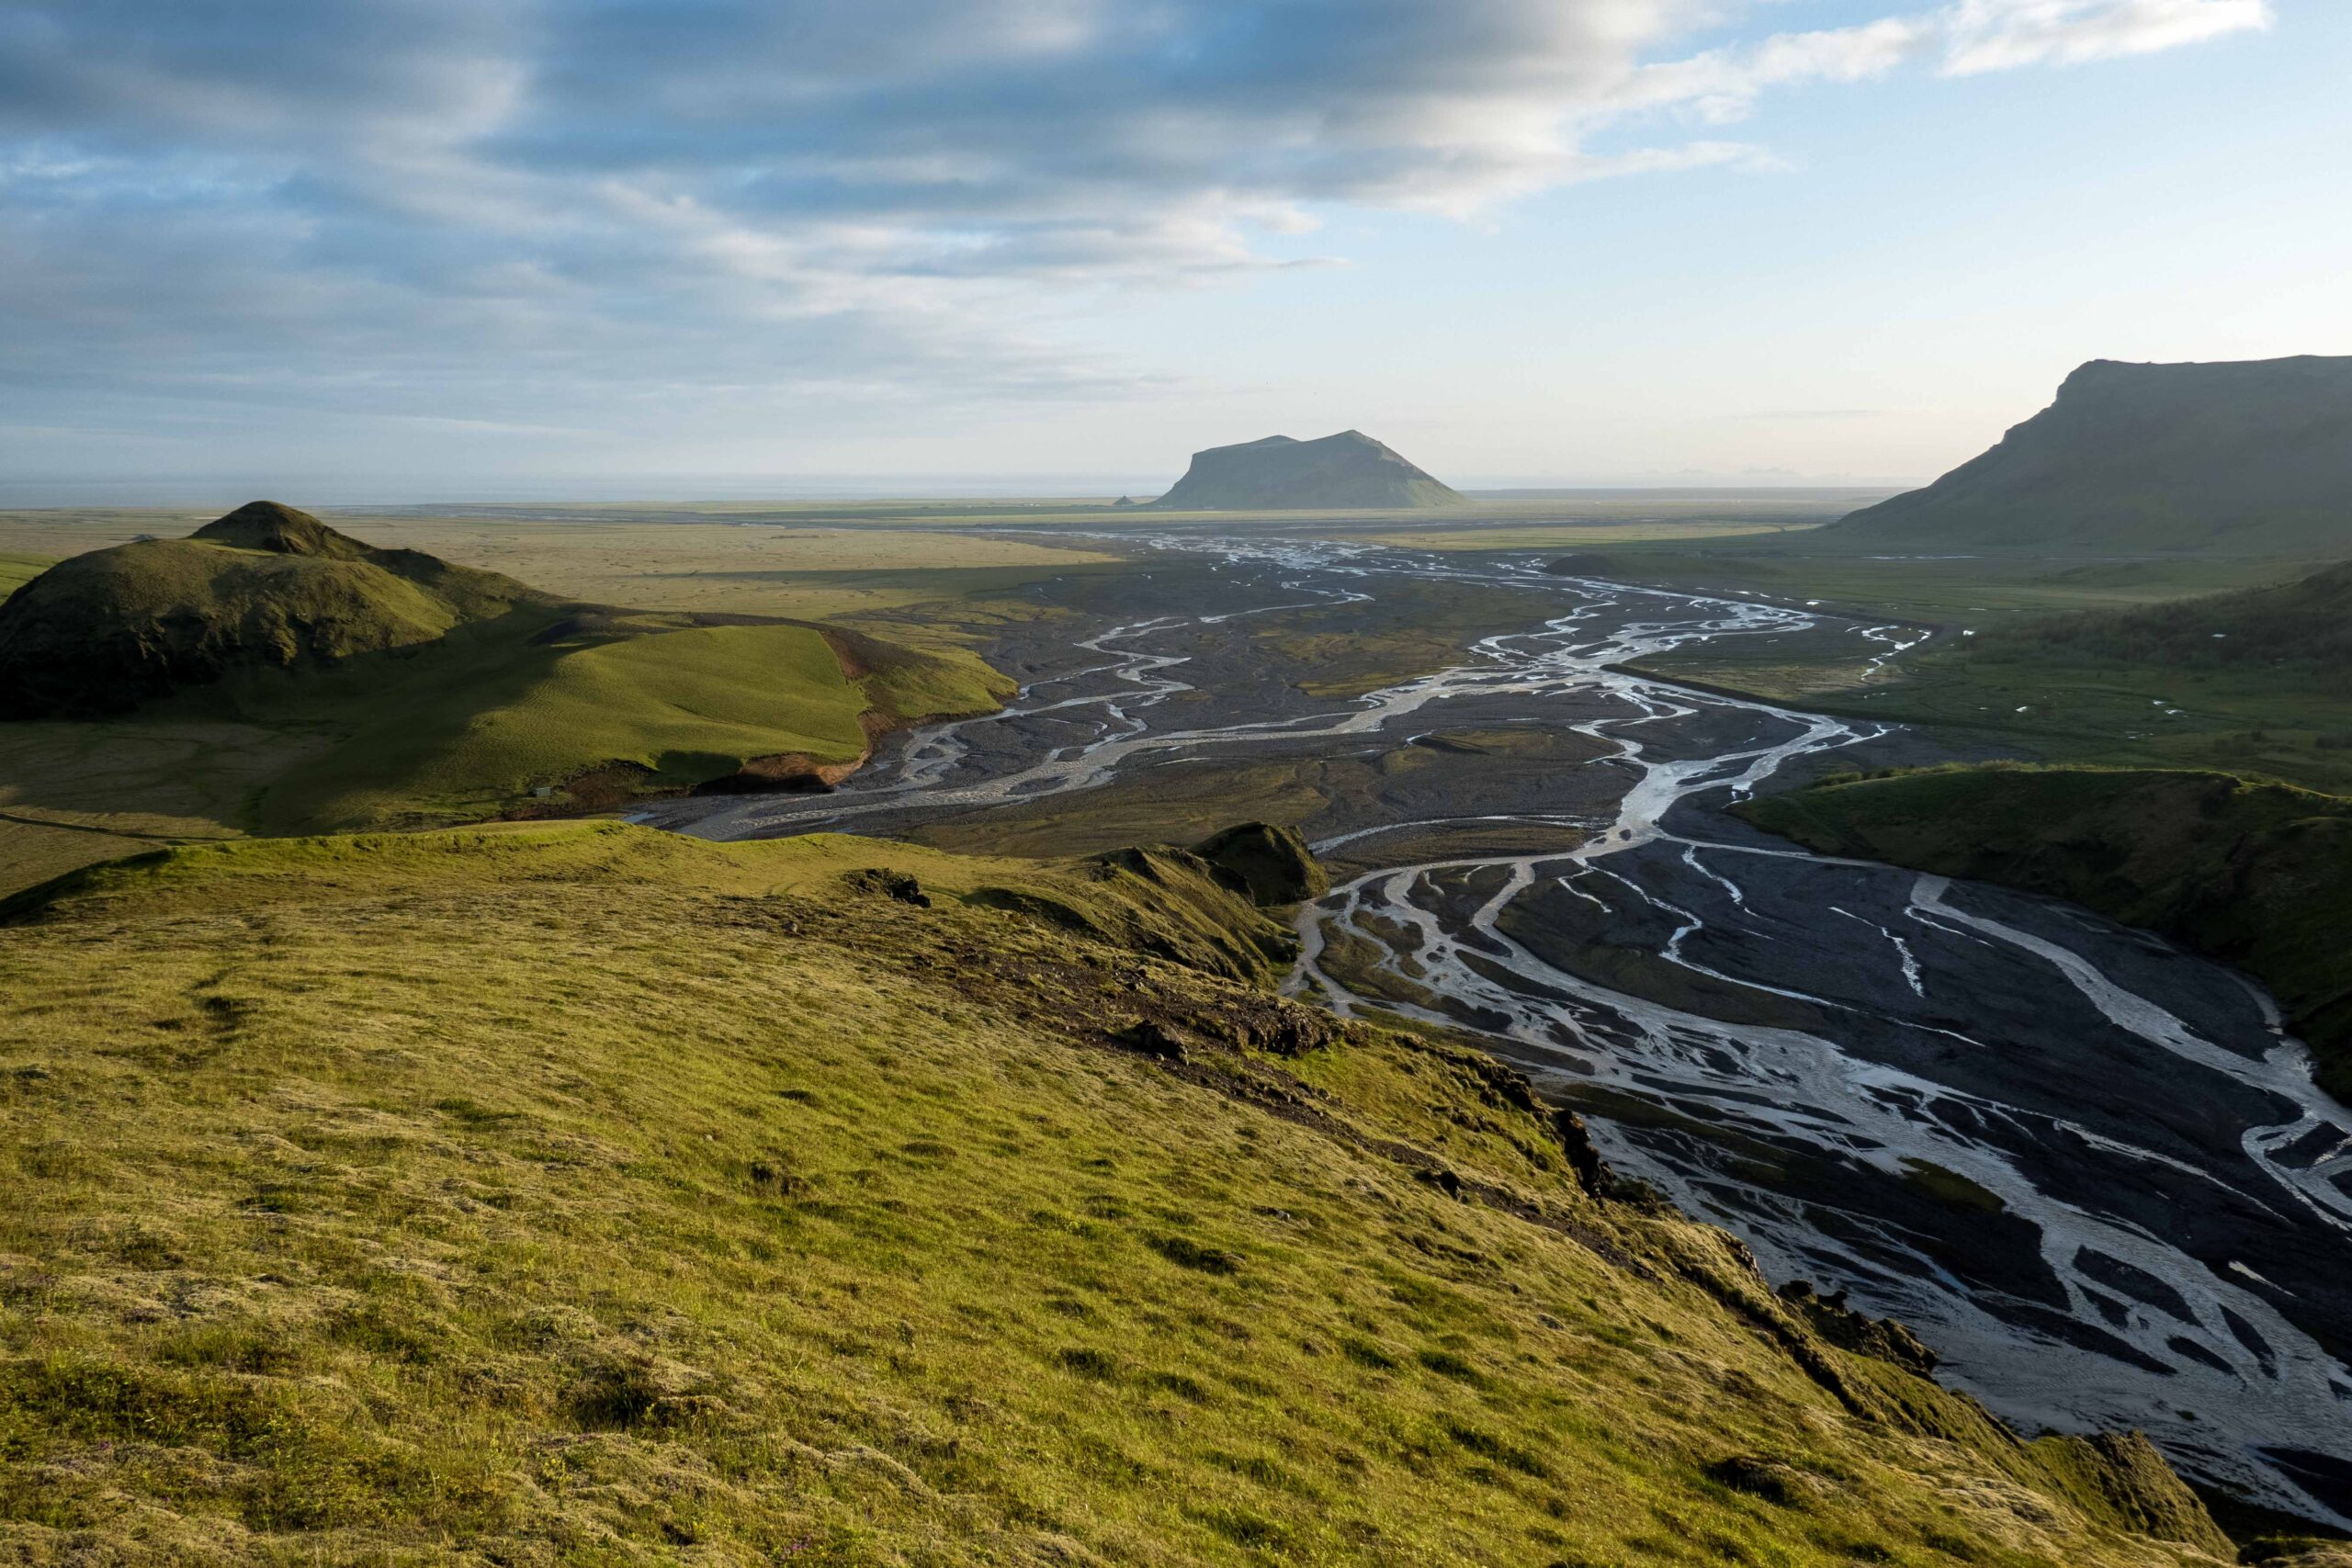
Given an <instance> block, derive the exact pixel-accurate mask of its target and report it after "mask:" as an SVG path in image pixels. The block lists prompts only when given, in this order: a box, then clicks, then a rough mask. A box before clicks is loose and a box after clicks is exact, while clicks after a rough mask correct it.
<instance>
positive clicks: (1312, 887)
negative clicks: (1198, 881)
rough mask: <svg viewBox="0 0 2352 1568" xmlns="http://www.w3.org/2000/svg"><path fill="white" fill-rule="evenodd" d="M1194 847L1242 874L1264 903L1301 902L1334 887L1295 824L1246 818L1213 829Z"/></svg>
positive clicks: (1223, 868)
mask: <svg viewBox="0 0 2352 1568" xmlns="http://www.w3.org/2000/svg"><path fill="white" fill-rule="evenodd" d="M1193 853H1194V854H1196V855H1199V856H1200V857H1201V858H1202V859H1203V860H1205V861H1207V862H1208V863H1210V864H1211V865H1214V866H1216V868H1217V869H1218V870H1220V871H1224V872H1226V873H1227V874H1231V875H1233V876H1236V877H1238V878H1239V879H1240V880H1241V882H1242V884H1243V886H1247V887H1248V888H1249V889H1250V897H1251V898H1253V899H1255V900H1256V901H1257V902H1258V903H1260V904H1262V905H1269V906H1272V905H1282V904H1301V903H1305V902H1306V900H1307V899H1309V898H1320V897H1323V895H1324V894H1326V893H1329V891H1330V890H1331V879H1330V878H1329V876H1327V875H1325V874H1324V872H1323V868H1322V867H1321V866H1320V865H1317V863H1315V854H1314V852H1313V851H1311V850H1309V849H1308V848H1307V847H1306V840H1305V839H1302V838H1300V837H1299V835H1298V829H1295V828H1280V827H1276V826H1275V825H1273V824H1272V823H1271V822H1244V823H1242V824H1240V825H1239V826H1238V827H1234V828H1227V829H1225V830H1224V831H1222V832H1219V833H1213V834H1211V835H1210V836H1209V837H1208V838H1205V839H1204V840H1201V841H1200V842H1199V843H1197V844H1194V845H1193Z"/></svg>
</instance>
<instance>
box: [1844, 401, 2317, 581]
mask: <svg viewBox="0 0 2352 1568" xmlns="http://www.w3.org/2000/svg"><path fill="white" fill-rule="evenodd" d="M1808 543H1809V544H1813V545H1818V546H1844V547H1890V546H1908V547H1918V548H1946V547H1969V548H1996V549H2006V548H2036V549H2060V550H2065V549H2103V550H2120V551H2171V550H2181V551H2209V552H2214V553H2229V554H2245V555H2280V556H2305V557H2336V556H2343V555H2347V554H2352V356H2326V355H2295V356H2291V357H2288V358H2282V359H2263V360H2235V361H2219V362H2210V363H2208V362H2193V363H2181V364H2132V363H2126V362H2122V361H2118V360H2108V359H2095V360H2092V361H2090V362H2089V363H2087V364H2085V365H2083V366H2081V367H2077V368H2076V369H2075V371H2074V372H2073V374H2071V375H2069V376H2068V377H2067V378H2066V379H2065V380H2064V383H2062V384H2061V386H2060V387H2059V389H2058V394H2057V396H2056V398H2055V399H2054V400H2052V403H2051V404H2050V406H2049V407H2048V408H2045V409H2043V410H2042V411H2041V412H2039V413H2036V414H2034V415H2033V416H2032V417H2031V418H2030V419H2027V420H2024V421H2022V422H2020V423H2018V424H2016V425H2013V426H2011V427H2010V428H2009V430H2008V431H2007V433H2006V434H2004V435H2003V436H2002V438H2001V440H2000V441H1999V442H1998V443H1996V445H1995V446H1992V447H1990V448H1988V449H1987V450H1986V451H1985V452H1983V453H1981V454H1979V455H1978V456H1977V457H1973V458H1971V459H1970V460H1969V461H1967V462H1965V463H1963V464H1962V465H1961V466H1960V467H1958V468H1954V469H1952V470H1951V472H1949V473H1947V474H1945V475H1943V476H1942V477H1941V478H1939V479H1937V480H1935V482H1934V483H1932V484H1929V485H1928V486H1926V487H1925V488H1923V489H1920V490H1916V491H1905V493H1904V494H1901V495H1898V496H1894V497H1893V498H1892V499H1890V500H1887V501H1883V502H1879V503H1878V504H1877V505H1875V506H1869V507H1864V508H1863V509H1861V510H1860V511H1859V512H1854V513H1848V514H1847V515H1846V516H1845V517H1843V518H1841V519H1840V520H1838V522H1836V523H1833V524H1831V525H1828V526H1826V527H1824V528H1822V529H1820V530H1818V531H1817V532H1815V534H1814V535H1813V536H1812V537H1811V539H1810V540H1809V541H1808Z"/></svg>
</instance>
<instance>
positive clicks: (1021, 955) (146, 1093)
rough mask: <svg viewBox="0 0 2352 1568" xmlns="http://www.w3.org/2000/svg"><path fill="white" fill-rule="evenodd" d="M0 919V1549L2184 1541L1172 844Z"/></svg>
mask: <svg viewBox="0 0 2352 1568" xmlns="http://www.w3.org/2000/svg"><path fill="white" fill-rule="evenodd" d="M872 868H887V869H888V870H890V871H893V872H895V873H897V874H899V876H900V877H904V876H908V875H910V876H912V877H913V878H915V879H916V880H917V881H918V882H919V883H920V884H921V886H922V891H923V893H924V894H925V895H926V896H927V897H928V898H929V900H930V903H929V907H927V908H924V907H918V906H917V905H915V904H913V903H910V902H907V901H905V896H906V895H907V894H908V893H909V892H910V889H909V888H907V886H905V884H904V883H903V882H902V881H893V880H892V878H890V877H887V876H886V877H876V876H871V875H865V874H862V873H865V872H866V871H868V870H869V869H872ZM1014 879H1017V881H1016V880H1014ZM1008 883H1010V884H1011V885H1012V887H1013V888H1014V890H1016V891H1020V892H1023V893H1029V894H1034V895H1040V896H1043V897H1046V898H1047V899H1049V900H1050V901H1052V902H1054V903H1056V904H1058V905H1059V906H1061V907H1063V908H1065V909H1066V910H1068V911H1070V912H1071V913H1073V914H1074V915H1075V916H1076V917H1077V919H1076V920H1075V922H1074V923H1073V921H1071V920H1069V919H1059V918H1056V917H1053V916H1051V915H1049V914H1048V915H1044V916H1040V915H1035V914H1021V913H1014V912H1010V911H1008V910H1006V909H1004V908H997V907H991V898H990V891H989V890H990V889H991V888H997V887H1003V886H1006V885H1007V884H1008ZM894 890H895V891H894ZM15 913H16V915H17V920H18V922H19V923H17V924H15V925H13V926H5V927H0V1020H5V1022H0V1129H4V1130H5V1132H4V1133H0V1149H5V1151H6V1153H5V1155H0V1159H5V1160H6V1162H7V1163H6V1180H7V1182H8V1185H9V1190H10V1191H11V1194H12V1199H13V1200H14V1201H10V1202H9V1203H7V1204H6V1205H0V1555H6V1556H10V1557H12V1558H14V1559H17V1560H22V1561H28V1562H51V1561H69V1560H70V1561H107V1562H125V1563H137V1562H171V1563H198V1564H210V1563H220V1564H228V1563H237V1564H247V1563H262V1564H278V1563H285V1564H292V1563H303V1564H312V1563H346V1562H347V1563H371V1564H403V1565H407V1564H424V1563H442V1562H451V1563H454V1562H515V1563H558V1562H564V1563H575V1562H576V1563H599V1564H603V1563H639V1562H643V1563H655V1562H711V1563H734V1562H742V1563H751V1562H795V1563H798V1562H808V1563H823V1564H853V1563H854V1564H868V1563H870V1564H883V1563H889V1564H940V1565H946V1564H965V1563H977V1562H1000V1563H1046V1562H1060V1563H1085V1562H1126V1563H1135V1564H1139V1565H1159V1564H1165V1565H1169V1568H1174V1565H1177V1564H1186V1565H1190V1564H1225V1563H1234V1564H1242V1563H1269V1562H1291V1563H1314V1562H1386V1563H1397V1564H1430V1565H1437V1564H1453V1563H1460V1562H1528V1563H1583V1564H1600V1563H1615V1562H1630V1561H1640V1562H1659V1563H1673V1562H1689V1563H1721V1562H1750V1563H1773V1564H1812V1563H1822V1564H1830V1563H1837V1564H1847V1563H1851V1562H1858V1561H1860V1562H1887V1563H1909V1564H1917V1565H1921V1568H1925V1565H1928V1564H1948V1563H1951V1562H1973V1563H1986V1564H2001V1565H2005V1568H2021V1565H2024V1564H2059V1563H2064V1564H2103V1563H2119V1564H2120V1563H2133V1564H2149V1563H2159V1562H2192V1561H2210V1558H2208V1557H2204V1556H2200V1555H2199V1552H2200V1551H2201V1552H2218V1553H2222V1554H2226V1552H2227V1551H2228V1548H2227V1546H2226V1543H2224V1542H2222V1540H2220V1538H2219V1537H2218V1536H2217V1535H2216V1534H2215V1533H2214V1532H2213V1530H2212V1528H2211V1524H2210V1522H2209V1521H2207V1520H2206V1518H2205V1517H2204V1516H2203V1515H2202V1513H2201V1511H2200V1510H2199V1508H2198V1507H2197V1506H2196V1505H2195V1503H2194V1501H2193V1500H2192V1499H2191V1498H2189V1497H2188V1494H2187V1493H2186V1492H2185V1491H2184V1490H2183V1489H2182V1488H2180V1486H2179V1485H2178V1483H2177V1482H2176V1481H2174V1480H2173V1479H2172V1478H2171V1477H2170V1476H2169V1474H2168V1473H2167V1472H2165V1471H2164V1470H2163V1468H2162V1466H2161V1464H2160V1463H2159V1462H2157V1461H2154V1457H2153V1455H2152V1454H2151V1453H2150V1452H2149V1451H2148V1450H2145V1448H2144V1446H2134V1445H2133V1444H2131V1443H2128V1442H2120V1441H2119V1442H2112V1443H2107V1444H2103V1445H2094V1444H2090V1443H2086V1442H2083V1441H2081V1440H2078V1439H2056V1438H2045V1439H2041V1440H2039V1441H2036V1442H2033V1443H2026V1442H2022V1441H2020V1440H2018V1438H2014V1437H2012V1436H2009V1435H2007V1434H2006V1433H2004V1432H2003V1431H2001V1430H2000V1429H1998V1428H1997V1427H1994V1426H1993V1425H1992V1424H1991V1423H1990V1422H1989V1421H1987V1420H1986V1418H1985V1416H1983V1415H1982V1413H1981V1412H1980V1411H1978V1410H1977V1409H1976V1408H1975V1407H1974V1406H1973V1404H1971V1403H1969V1402H1968V1401H1966V1400H1965V1399H1963V1398H1961V1397H1959V1396H1956V1395H1953V1394H1951V1393H1945V1392H1943V1391H1941V1390H1939V1389H1938V1388H1936V1387H1935V1386H1934V1385H1932V1384H1930V1383H1928V1382H1925V1381H1923V1380H1921V1379H1919V1378H1917V1377H1916V1376H1914V1375H1912V1374H1910V1373H1908V1372H1905V1371H1901V1370H1899V1369H1898V1368H1896V1367H1895V1366H1894V1365H1893V1364H1891V1363H1887V1362H1882V1361H1874V1360H1871V1359H1865V1358H1863V1357H1861V1356H1858V1355H1855V1354H1851V1353H1849V1352H1848V1351H1846V1350H1842V1349H1839V1348H1835V1347H1834V1346H1833V1345H1832V1344H1830V1343H1829V1342H1827V1341H1826V1339H1824V1338H1823V1337H1822V1330H1820V1329H1819V1328H1818V1327H1817V1326H1816V1324H1815V1319H1813V1318H1812V1317H1809V1316H1806V1315H1802V1314H1799V1313H1798V1312H1797V1311H1796V1310H1795V1309H1793V1308H1792V1307H1790V1306H1788V1305H1786V1304H1785V1303H1780V1302H1778V1301H1776V1300H1775V1299H1774V1298H1773V1297H1772V1296H1771V1295H1770V1293H1768V1292H1766V1291H1765V1290H1764V1288H1763V1286H1762V1283H1761V1281H1760V1279H1759V1278H1758V1275H1757V1274H1756V1273H1755V1272H1754V1271H1753V1269H1752V1267H1751V1266H1750V1265H1749V1264H1748V1262H1747V1260H1746V1258H1745V1257H1744V1255H1743V1254H1741V1253H1740V1252H1739V1251H1738V1249H1737V1248H1736V1247H1734V1246H1733V1245H1732V1244H1731V1243H1730V1242H1729V1241H1728V1240H1727V1239H1726V1238H1724V1236H1722V1235H1720V1234H1719V1233H1716V1232H1713V1231H1711V1230H1707V1229H1705V1228H1703V1227H1701V1226H1697V1225H1694V1224H1690V1223H1688V1222H1686V1221H1684V1220H1681V1219H1679V1218H1678V1217H1676V1216H1674V1215H1672V1214H1670V1213H1665V1212H1662V1211H1659V1210H1657V1209H1655V1208H1651V1207H1646V1206H1643V1205H1640V1204H1631V1203H1626V1202H1620V1201H1604V1200H1602V1199H1600V1198H1597V1197H1596V1196H1595V1195H1594V1194H1593V1193H1592V1192H1591V1191H1589V1190H1587V1189H1586V1187H1585V1185H1584V1184H1583V1183H1582V1182H1581V1181H1580V1180H1579V1179H1577V1177H1576V1175H1575V1174H1574V1164H1575V1160H1576V1157H1577V1156H1576V1149H1577V1141H1576V1139H1575V1138H1573V1137H1567V1138H1566V1139H1565V1140H1564V1136H1563V1134H1562V1131H1561V1130H1560V1129H1559V1128H1558V1127H1556V1126H1555V1125H1554V1124H1553V1122H1551V1121H1550V1119H1549V1118H1548V1116H1546V1115H1545V1114H1544V1113H1543V1112H1542V1111H1541V1110H1540V1108H1539V1107H1537V1106H1536V1104H1535V1102H1534V1101H1533V1100H1532V1098H1531V1097H1530V1096H1529V1095H1528V1094H1527V1091H1526V1089H1525V1087H1524V1085H1522V1084H1520V1083H1519V1082H1518V1081H1517V1080H1516V1079H1514V1078H1512V1077H1510V1075H1509V1074H1507V1073H1504V1072H1502V1071H1500V1070H1499V1069H1497V1068H1495V1067H1494V1066H1491V1065H1490V1064H1488V1063H1487V1061H1486V1060H1485V1059H1484V1058H1483V1057H1481V1056H1479V1055H1476V1054H1475V1053H1472V1052H1468V1051H1464V1050H1461V1049H1458V1048H1456V1047H1454V1046H1452V1045H1449V1044H1446V1043H1442V1042H1439V1041H1431V1040H1417V1039H1413V1038H1410V1037H1405V1036H1397V1035H1389V1034H1385V1033H1382V1032H1376V1031H1372V1030H1367V1029H1365V1028H1363V1026H1360V1025H1359V1026H1348V1027H1345V1028H1342V1027H1340V1026H1339V1025H1337V1024H1336V1023H1335V1022H1334V1021H1330V1020H1329V1018H1328V1016H1327V1015H1321V1014H1317V1013H1313V1012H1310V1011H1308V1010H1304V1009H1299V1008H1296V1007H1295V1006H1293V1005H1291V1004H1284V1003H1281V1002H1278V1001H1276V1000H1274V999H1273V998H1271V997H1269V996H1267V995H1266V994H1265V993H1264V992H1262V991H1259V990H1255V989H1252V988H1250V987H1249V986H1248V985H1245V984H1241V983H1238V978H1225V977H1220V976H1241V975H1243V974H1244V973H1245V972H1246V971H1247V970H1248V968H1249V965H1246V964H1244V965H1240V966H1237V965H1236V964H1234V963H1233V962H1232V958H1233V953H1232V951H1230V950H1220V949H1218V948H1217V947H1216V946H1214V945H1204V943H1205V942H1207V939H1208V936H1209V935H1210V932H1211V928H1212V927H1215V928H1216V930H1218V931H1222V932H1224V933H1226V934H1227V936H1232V935H1236V934H1238V935H1241V936H1244V937H1248V938H1250V940H1252V941H1255V940H1261V939H1262V940H1264V941H1267V942H1279V940H1280V939H1281V936H1282V933H1281V931H1280V928H1279V927H1277V926H1275V925H1273V924H1272V922H1270V921H1267V920H1265V919H1262V918H1261V916H1259V915H1258V913H1257V912H1256V911H1254V910H1252V909H1251V908H1249V907H1248V906H1247V905H1246V904H1243V903H1240V902H1239V901H1238V900H1236V899H1234V898H1233V897H1231V896H1230V895H1228V894H1226V893H1224V892H1223V891H1222V890H1221V888H1220V887H1219V886H1217V885H1216V883H1214V882H1213V881H1211V880H1209V879H1208V878H1207V877H1206V876H1205V875H1204V874H1203V870H1202V868H1201V867H1200V864H1199V863H1198V862H1194V861H1190V860H1188V859H1187V857H1184V856H1182V855H1180V854H1173V853H1163V854H1156V855H1150V856H1143V857H1139V858H1136V857H1130V858H1125V859H1121V860H1118V861H1114V862H1113V863H1091V864H1090V863H1066V864H1063V865H1060V866H1057V867H1039V866H1036V865H1034V864H1021V863H1003V862H986V861H966V860H960V859H958V858H956V857H952V856H947V855H944V854H940V853H938V852H929V851H923V850H920V849H912V848H909V847H907V846H902V845H889V844H882V843H869V842H861V841H859V840H849V839H840V838H820V839H813V840H791V841H786V842H774V843H760V844H746V845H724V846H722V845H708V844H703V843H699V842H696V841H693V840H681V839H676V838H672V837H665V836H662V835H659V834H654V833H650V832H645V831H640V830H637V829H625V828H620V827H617V826H614V825H609V824H560V825H540V824H534V825H508V826H505V827H503V828H499V829H469V830H459V831H454V832H443V833H432V834H422V835H410V836H397V837H378V838H368V839H345V840H277V841H267V842H244V843H237V844H232V845H227V846H221V847H216V848H211V849H205V850H192V851H179V852H170V853H167V854H164V855H161V856H158V857H155V858H153V859H151V860H148V861H146V862H143V863H132V864H124V865H115V866H109V867H101V868H96V869H94V870H92V871H89V872H85V873H83V874H79V875H78V876H77V877H75V878H74V879H72V880H71V881H69V882H68V883H67V884H65V885H63V886H60V887H57V888H52V889H51V890H49V891H48V892H46V893H44V894H42V895H41V896H40V897H37V898H34V899H30V900H22V901H19V902H18V904H17V906H16V909H15ZM1187 933H1190V934H1189V935H1188V934H1187ZM1252 933H1255V934H1254V935H1253V934H1252ZM1114 939H1115V940H1114ZM1187 960H1190V961H1191V962H1190V963H1187V962H1186V961H1187ZM1195 965H1204V966H1205V967H1200V966H1195ZM1261 972H1262V971H1261ZM1145 1023H1150V1024H1152V1025H1153V1027H1154V1029H1156V1030H1157V1032H1156V1033H1152V1034H1150V1035H1149V1036H1148V1037H1149V1038H1150V1039H1151V1040H1153V1041H1156V1042H1158V1043H1156V1044H1154V1045H1152V1046H1151V1047H1150V1048H1149V1049H1148V1050H1137V1049H1134V1048H1132V1047H1131V1045H1130V1043H1129V1042H1131V1041H1132V1040H1133V1039H1135V1038H1136V1037H1137V1036H1136V1032H1137V1031H1138V1029H1140V1028H1141V1026H1142V1025H1143V1024H1145ZM1261 1041H1262V1042H1266V1043H1276V1042H1280V1045H1279V1049H1280V1050H1281V1051H1282V1052H1283V1054H1280V1055H1276V1054H1270V1053H1269V1052H1268V1051H1267V1050H1264V1049H1260V1048H1258V1047H1257V1046H1256V1045H1255V1044H1253V1043H1252V1042H1261ZM2135 1530H2138V1531H2155V1532H2159V1533H2163V1534H2167V1535H2170V1536H2172V1537H2174V1538H2176V1539H2177V1540H2185V1541H2190V1542H2193V1543H2195V1544H2194V1545H2193V1546H2172V1545H2165V1544H2162V1543H2160V1542H2158V1541H2156V1540H2152V1539H2149V1538H2148V1537H2147V1536H2145V1535H2135V1534H2131V1533H2128V1532H2131V1531H2135Z"/></svg>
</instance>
